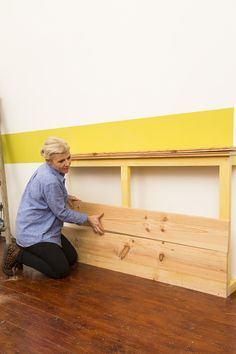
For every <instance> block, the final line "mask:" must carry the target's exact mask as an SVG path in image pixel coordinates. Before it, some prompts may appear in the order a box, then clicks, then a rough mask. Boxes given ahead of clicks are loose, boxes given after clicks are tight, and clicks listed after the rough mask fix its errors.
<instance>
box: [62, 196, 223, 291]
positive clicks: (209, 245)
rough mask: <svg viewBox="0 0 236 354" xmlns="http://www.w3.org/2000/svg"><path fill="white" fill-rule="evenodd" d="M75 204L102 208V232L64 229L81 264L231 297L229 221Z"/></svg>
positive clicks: (86, 208) (88, 208) (82, 208)
mask: <svg viewBox="0 0 236 354" xmlns="http://www.w3.org/2000/svg"><path fill="white" fill-rule="evenodd" d="M74 209H75V210H79V211H81V212H86V213H88V214H89V215H92V214H99V213H101V212H104V217H103V219H102V222H103V225H104V228H105V234H104V235H103V236H98V235H96V234H94V233H93V231H92V230H91V228H90V227H88V226H87V227H86V226H75V225H67V226H65V227H64V228H63V233H64V235H65V236H66V237H68V238H69V239H70V240H71V242H72V243H73V244H74V246H75V248H76V249H77V252H78V255H79V259H80V261H81V262H82V263H85V264H90V265H94V266H98V267H102V268H107V269H112V270H115V271H119V272H123V273H127V274H132V275H136V276H140V277H144V278H147V279H152V280H157V281H161V282H165V283H168V284H173V285H178V286H183V287H186V288H189V289H194V290H199V291H203V292H207V293H209V294H214V295H218V296H222V297H226V296H227V284H228V274H227V257H228V252H227V251H228V238H229V236H228V235H229V231H228V228H229V223H228V222H227V221H222V220H217V219H209V218H202V217H194V216H187V215H177V214H170V213H160V212H154V211H144V210H139V209H131V208H122V207H113V206H108V205H101V204H92V203H82V202H78V203H75V204H74Z"/></svg>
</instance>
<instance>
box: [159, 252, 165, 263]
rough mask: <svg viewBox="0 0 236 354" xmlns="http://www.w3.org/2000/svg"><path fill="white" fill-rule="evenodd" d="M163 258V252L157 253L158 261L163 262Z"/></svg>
mask: <svg viewBox="0 0 236 354" xmlns="http://www.w3.org/2000/svg"><path fill="white" fill-rule="evenodd" d="M164 258H165V255H164V253H160V254H159V261H160V262H163V260H164Z"/></svg>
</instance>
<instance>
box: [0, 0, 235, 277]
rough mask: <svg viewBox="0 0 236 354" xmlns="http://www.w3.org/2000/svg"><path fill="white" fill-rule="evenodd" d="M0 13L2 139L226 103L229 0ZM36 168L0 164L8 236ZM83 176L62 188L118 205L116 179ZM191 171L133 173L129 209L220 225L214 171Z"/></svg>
mask: <svg viewBox="0 0 236 354" xmlns="http://www.w3.org/2000/svg"><path fill="white" fill-rule="evenodd" d="M0 9H1V11H0V44H1V47H0V48H1V58H0V82H1V87H0V98H1V103H2V110H3V117H2V118H3V121H2V129H3V131H4V132H7V133H15V132H22V131H31V130H38V129H49V128H56V127H65V126H73V125H80V124H81V125H84V124H89V123H99V122H105V121H112V120H123V119H131V118H138V117H149V116H158V115H164V114H170V113H173V114H175V113H183V112H192V111H198V110H207V109H216V108H223V107H232V106H235V103H236V102H235V101H236V98H235V97H236V96H235V92H236V70H235V63H236V47H235V38H236V21H235V12H236V1H235V0H224V1H223V0H178V1H176V0H99V1H97V0H86V1H83V0H66V1H65V0H21V1H18V0H8V1H4V0H0ZM235 129H236V124H235ZM235 145H236V130H235ZM36 166H38V165H37V164H16V165H7V166H6V173H7V183H8V193H9V205H10V216H11V223H12V230H13V233H14V220H15V215H16V209H17V207H18V204H19V199H20V196H21V194H22V191H23V188H24V186H25V184H26V181H27V180H28V178H29V176H30V175H31V174H32V172H33V171H34V169H35V168H36ZM91 171H92V170H90V171H88V170H83V171H82V170H81V171H73V172H72V173H71V177H70V178H69V181H68V188H69V190H70V191H71V192H72V193H73V192H75V193H79V195H80V196H81V198H82V199H86V200H90V201H93V200H94V201H97V202H106V203H110V204H116V205H118V204H119V202H120V201H119V177H118V172H117V171H115V170H112V171H111V170H109V171H108V170H106V173H103V172H102V171H94V170H93V171H92V173H91ZM107 171H108V173H107ZM192 171H193V170H191V169H185V170H183V169H169V170H168V169H162V170H160V169H159V170H158V173H157V174H156V170H154V169H146V170H145V172H141V171H140V170H139V171H138V169H136V170H135V171H134V172H133V176H132V203H133V206H135V207H141V208H146V207H147V208H151V209H161V210H167V211H174V212H184V213H193V214H195V213H196V214H197V215H205V216H213V217H217V207H218V193H217V187H218V181H217V172H216V171H215V170H214V169H199V170H198V172H197V173H196V174H195V173H193V172H192ZM234 179H236V176H235V174H234ZM77 181H78V182H77ZM189 190H191V193H189ZM183 196H184V197H183ZM233 208H234V209H233V213H234V220H235V219H236V217H235V210H236V206H235V205H234V207H233ZM235 222H236V221H234V224H233V225H234V226H233V228H234V235H235V239H236V227H235ZM235 243H236V242H235ZM235 249H236V247H235ZM235 254H236V253H235ZM233 258H234V264H233V272H234V274H235V275H236V256H235V255H233Z"/></svg>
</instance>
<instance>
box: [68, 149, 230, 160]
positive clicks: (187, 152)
mask: <svg viewBox="0 0 236 354" xmlns="http://www.w3.org/2000/svg"><path fill="white" fill-rule="evenodd" d="M235 154H236V148H235V147H225V148H209V149H183V150H157V151H131V152H130V151H129V152H98V153H97V152H93V153H87V154H86V153H81V154H73V155H72V160H90V159H92V160H96V159H97V160H98V159H120V158H123V159H127V158H153V157H155V158H158V157H183V156H184V157H188V156H197V157H199V156H200V157H201V156H204V157H207V156H231V155H235Z"/></svg>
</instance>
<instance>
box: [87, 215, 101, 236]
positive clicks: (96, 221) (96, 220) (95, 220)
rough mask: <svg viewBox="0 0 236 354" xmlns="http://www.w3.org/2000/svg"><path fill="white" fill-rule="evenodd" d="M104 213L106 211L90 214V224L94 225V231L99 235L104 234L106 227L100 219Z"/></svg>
mask: <svg viewBox="0 0 236 354" xmlns="http://www.w3.org/2000/svg"><path fill="white" fill-rule="evenodd" d="M103 215H104V213H101V214H99V215H90V216H88V224H89V225H90V226H91V227H92V229H93V231H94V232H95V233H96V234H99V235H103V234H104V228H103V226H102V223H101V221H100V219H101V218H102V217H103Z"/></svg>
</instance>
